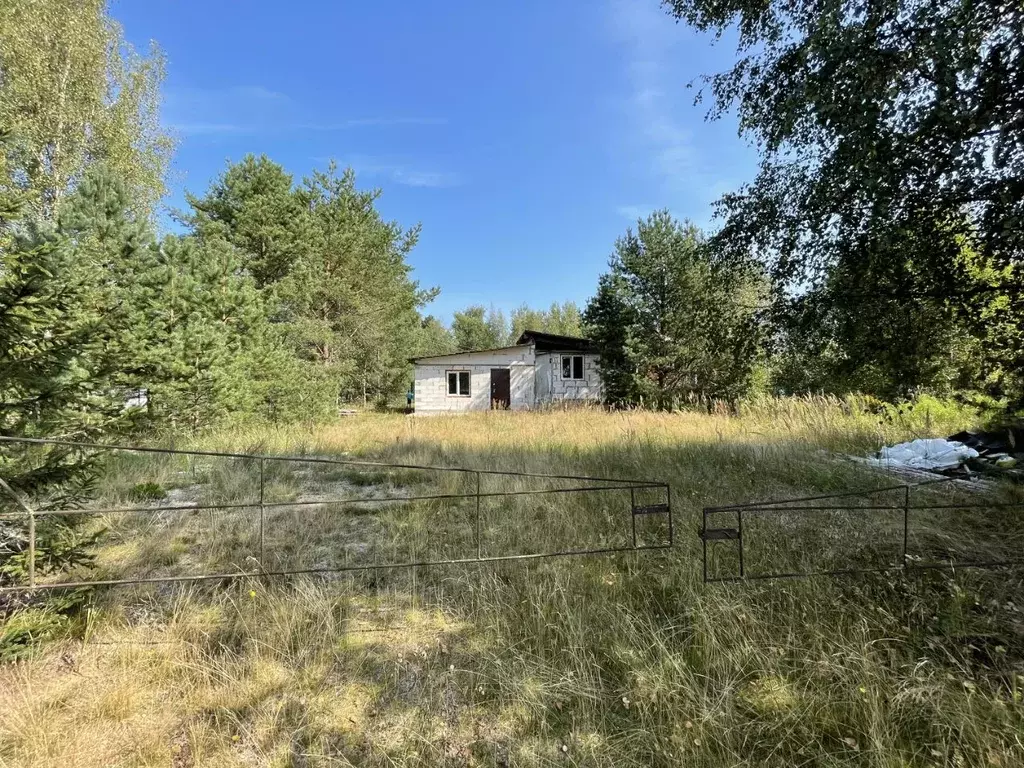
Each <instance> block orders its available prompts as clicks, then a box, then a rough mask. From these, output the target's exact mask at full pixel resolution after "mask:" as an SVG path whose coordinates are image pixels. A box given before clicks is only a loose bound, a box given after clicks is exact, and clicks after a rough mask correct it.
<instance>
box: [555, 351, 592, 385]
mask: <svg viewBox="0 0 1024 768" xmlns="http://www.w3.org/2000/svg"><path fill="white" fill-rule="evenodd" d="M577 358H579V361H580V375H579V376H575V375H574V374H575V373H576V363H575V361H576V359H577ZM566 360H568V361H569V375H568V376H566V375H565V361H566ZM559 363H560V366H561V372H562V381H586V379H587V361H586V355H560V359H559Z"/></svg>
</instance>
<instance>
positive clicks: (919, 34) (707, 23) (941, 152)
mask: <svg viewBox="0 0 1024 768" xmlns="http://www.w3.org/2000/svg"><path fill="white" fill-rule="evenodd" d="M666 4H667V5H668V6H669V7H670V9H671V12H672V13H673V14H674V15H675V16H676V17H677V18H680V19H685V20H686V21H688V22H690V23H691V24H692V25H694V26H695V27H697V28H698V29H701V30H710V31H714V32H716V33H721V32H723V31H724V30H725V29H727V28H733V27H735V28H736V29H738V30H739V44H738V58H737V61H736V63H735V65H734V66H733V67H732V69H731V70H729V71H727V72H724V73H721V74H718V75H715V76H713V77H710V78H709V79H708V83H709V85H710V91H711V95H712V97H713V99H714V106H713V108H712V111H711V115H712V117H717V116H720V115H722V114H723V113H725V112H726V111H728V110H731V109H734V108H735V109H736V110H737V112H738V114H739V118H740V127H741V131H743V132H745V133H746V134H747V135H749V136H751V137H752V138H753V139H754V140H755V141H756V142H757V144H758V146H759V147H760V148H761V150H762V152H763V155H762V161H761V167H760V171H759V173H758V175H757V177H756V179H755V180H754V181H753V182H752V183H751V184H749V185H748V186H746V187H744V188H743V189H741V190H740V191H739V192H737V193H735V194H730V195H726V196H725V197H724V198H723V200H722V201H721V204H720V205H721V211H722V213H723V214H724V216H725V225H724V227H723V228H722V230H721V232H720V233H719V234H718V235H717V236H716V238H715V241H716V245H717V246H718V247H720V248H722V249H723V250H725V251H730V252H733V253H736V254H741V255H743V256H746V257H749V256H756V257H757V258H760V259H764V260H766V261H768V262H769V263H770V265H771V267H772V273H773V276H774V278H775V280H776V283H777V284H778V285H779V287H780V292H779V296H780V297H783V298H792V297H793V296H794V293H796V294H801V293H804V292H806V290H807V289H808V288H822V290H823V292H822V293H821V294H819V295H817V296H813V297H811V298H810V299H809V301H807V302H802V301H801V300H800V299H798V300H797V304H800V303H804V304H812V303H813V304H817V305H818V306H819V307H820V308H822V309H828V308H829V307H830V306H840V307H841V308H840V309H839V314H838V315H836V316H833V317H832V318H831V320H830V321H829V323H830V325H832V326H833V327H834V328H835V331H836V335H834V336H831V337H822V339H821V343H822V344H823V345H825V346H830V345H831V346H834V347H836V348H837V352H838V355H839V357H840V358H841V360H840V364H839V366H838V371H837V377H836V380H835V385H836V386H837V387H843V386H848V385H849V384H848V383H846V382H849V383H854V382H857V383H858V384H857V385H858V386H870V387H874V386H876V385H875V384H873V383H872V381H873V380H874V379H875V378H876V377H875V375H874V374H871V375H867V376H866V377H864V378H861V377H860V376H859V374H858V375H854V376H852V378H851V377H850V374H851V369H853V370H855V371H858V370H859V371H861V372H862V373H867V367H869V366H874V367H875V368H876V369H877V370H878V375H879V376H881V379H880V380H879V382H880V383H879V384H878V385H877V386H878V387H879V391H880V392H883V393H886V392H888V393H894V394H899V395H902V394H904V393H905V392H907V391H908V390H910V389H912V388H914V387H916V386H918V385H921V384H927V383H929V382H931V381H933V380H935V378H936V376H940V374H938V373H937V372H936V371H935V370H933V369H934V368H935V364H936V362H937V356H936V349H937V348H942V347H943V345H947V346H954V347H955V346H957V345H958V344H960V342H959V341H957V338H959V335H960V334H961V333H963V332H967V333H970V335H971V336H972V337H973V339H974V340H975V341H974V344H975V347H974V352H972V353H971V354H972V355H973V354H977V355H978V359H979V361H980V366H979V367H980V370H978V371H977V372H976V373H975V374H974V375H975V376H976V377H977V378H976V381H977V382H978V383H980V384H981V385H982V386H985V387H989V388H991V387H993V386H994V384H993V383H994V382H999V386H996V387H995V388H996V389H1000V388H1001V390H1002V391H1001V392H995V394H1001V395H1005V396H1009V397H1011V398H1019V397H1020V382H1021V380H1022V371H1024V365H1022V363H1024V360H1022V358H1021V347H1020V346H1019V344H1017V345H1016V346H1014V344H1015V343H1016V342H1019V340H1020V338H1021V318H1022V317H1024V313H1022V311H1021V310H1022V309H1024V305H1022V304H1021V301H1022V298H1021V297H1022V295H1024V293H1022V291H1021V288H1022V285H1021V280H1022V275H1021V273H1020V263H1021V257H1022V254H1024V143H1021V141H1020V136H1021V135H1022V132H1024V8H1022V7H1021V6H1020V4H1019V3H1018V4H1015V3H1009V4H1007V3H1000V2H994V1H993V0H981V1H980V2H971V3H962V2H958V1H957V0H939V2H922V0H892V1H891V2H882V3H867V4H865V3H860V2H850V1H849V0H829V2H826V3H824V4H823V3H819V2H813V3H812V2H796V3H781V2H749V0H725V2H719V1H718V0H714V1H713V2H712V1H709V0H671V1H670V2H667V3H666ZM965 252H966V253H970V254H971V257H970V261H971V264H970V267H969V268H965V265H964V259H963V254H964V253H965ZM853 287H856V289H857V290H850V289H851V288H853ZM882 297H885V298H884V299H883V298H882ZM883 302H888V303H884V304H883ZM797 309H798V311H797V313H796V314H797V315H798V316H801V315H802V316H804V317H805V320H806V317H807V315H806V311H805V310H806V309H807V307H806V306H805V307H799V306H798V308H797ZM879 313H881V317H882V318H884V321H885V322H886V323H887V325H886V326H885V328H886V330H885V334H887V336H886V337H885V338H883V339H881V340H879V343H875V344H872V343H870V342H869V340H868V336H869V335H870V331H871V328H872V327H874V326H875V320H876V318H878V317H879ZM812 314H813V313H812ZM993 314H995V315H998V316H999V318H998V322H997V324H998V326H999V329H998V330H997V331H995V332H993V330H992V322H991V321H992V319H993V317H992V316H993ZM858 318H859V327H857V326H858V323H857V322H855V321H856V320H857V319H858ZM953 320H956V321H957V329H958V330H957V331H956V332H954V333H953V338H949V339H947V340H946V341H943V340H942V336H943V335H946V331H945V330H943V333H942V334H940V338H939V339H928V338H926V334H927V331H928V329H930V328H931V327H933V324H934V323H936V322H939V323H940V326H941V327H942V328H943V329H945V328H948V327H949V326H950V324H951V323H952V321H953ZM979 320H980V322H979ZM995 338H998V339H1001V341H1000V342H998V343H995V344H993V343H992V342H993V341H994V339H995ZM1011 340H1012V341H1011ZM954 368H956V366H954ZM941 377H945V378H947V379H956V378H958V377H959V373H958V372H957V371H956V370H953V371H951V372H947V373H944V374H941V376H940V378H941ZM860 382H863V383H860Z"/></svg>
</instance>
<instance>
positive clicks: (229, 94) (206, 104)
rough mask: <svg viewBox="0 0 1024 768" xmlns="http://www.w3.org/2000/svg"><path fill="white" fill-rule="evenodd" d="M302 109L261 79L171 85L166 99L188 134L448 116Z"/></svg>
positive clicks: (340, 127)
mask: <svg viewBox="0 0 1024 768" xmlns="http://www.w3.org/2000/svg"><path fill="white" fill-rule="evenodd" d="M286 109H287V111H285V110H286ZM297 113H301V108H300V105H297V104H296V103H295V102H294V100H292V99H291V98H290V97H289V96H288V95H287V94H284V93H281V92H279V91H275V90H272V89H270V88H267V87H265V86H262V85H240V86H231V87H227V88H172V89H169V90H168V91H167V96H166V100H165V114H166V116H167V123H168V125H169V126H170V128H171V129H173V130H175V131H177V132H179V133H181V134H183V135H186V136H199V135H206V136H210V135H223V134H250V135H251V134H267V133H287V134H298V133H302V132H303V131H307V132H308V131H316V132H332V131H349V130H354V129H359V128H386V127H401V126H429V125H445V124H447V120H445V119H444V118H439V117H422V116H416V115H411V116H401V115H399V116H395V115H388V116H372V115H371V116H362V117H351V118H342V119H297V118H296V114H297Z"/></svg>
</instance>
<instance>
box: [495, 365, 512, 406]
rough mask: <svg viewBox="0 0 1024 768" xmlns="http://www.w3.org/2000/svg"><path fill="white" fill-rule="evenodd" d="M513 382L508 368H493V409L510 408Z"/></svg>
mask: <svg viewBox="0 0 1024 768" xmlns="http://www.w3.org/2000/svg"><path fill="white" fill-rule="evenodd" d="M511 381H512V379H511V375H510V372H509V369H508V368H491V408H500V409H505V408H508V405H509V403H510V402H511V400H512V385H511Z"/></svg>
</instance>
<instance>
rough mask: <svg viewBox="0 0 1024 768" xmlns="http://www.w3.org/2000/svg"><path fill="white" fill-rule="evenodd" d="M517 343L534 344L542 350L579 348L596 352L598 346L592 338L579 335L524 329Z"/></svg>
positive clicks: (583, 350)
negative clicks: (561, 334) (562, 334)
mask: <svg viewBox="0 0 1024 768" xmlns="http://www.w3.org/2000/svg"><path fill="white" fill-rule="evenodd" d="M516 344H533V345H534V346H535V347H536V348H537V349H539V350H541V351H553V350H562V349H573V350H579V351H580V352H596V351H597V347H596V345H595V344H594V342H592V341H591V340H590V339H584V338H580V337H579V336H559V335H558V334H555V333H543V332H541V331H523V334H522V336H520V337H519V339H518V340H517V341H516Z"/></svg>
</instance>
